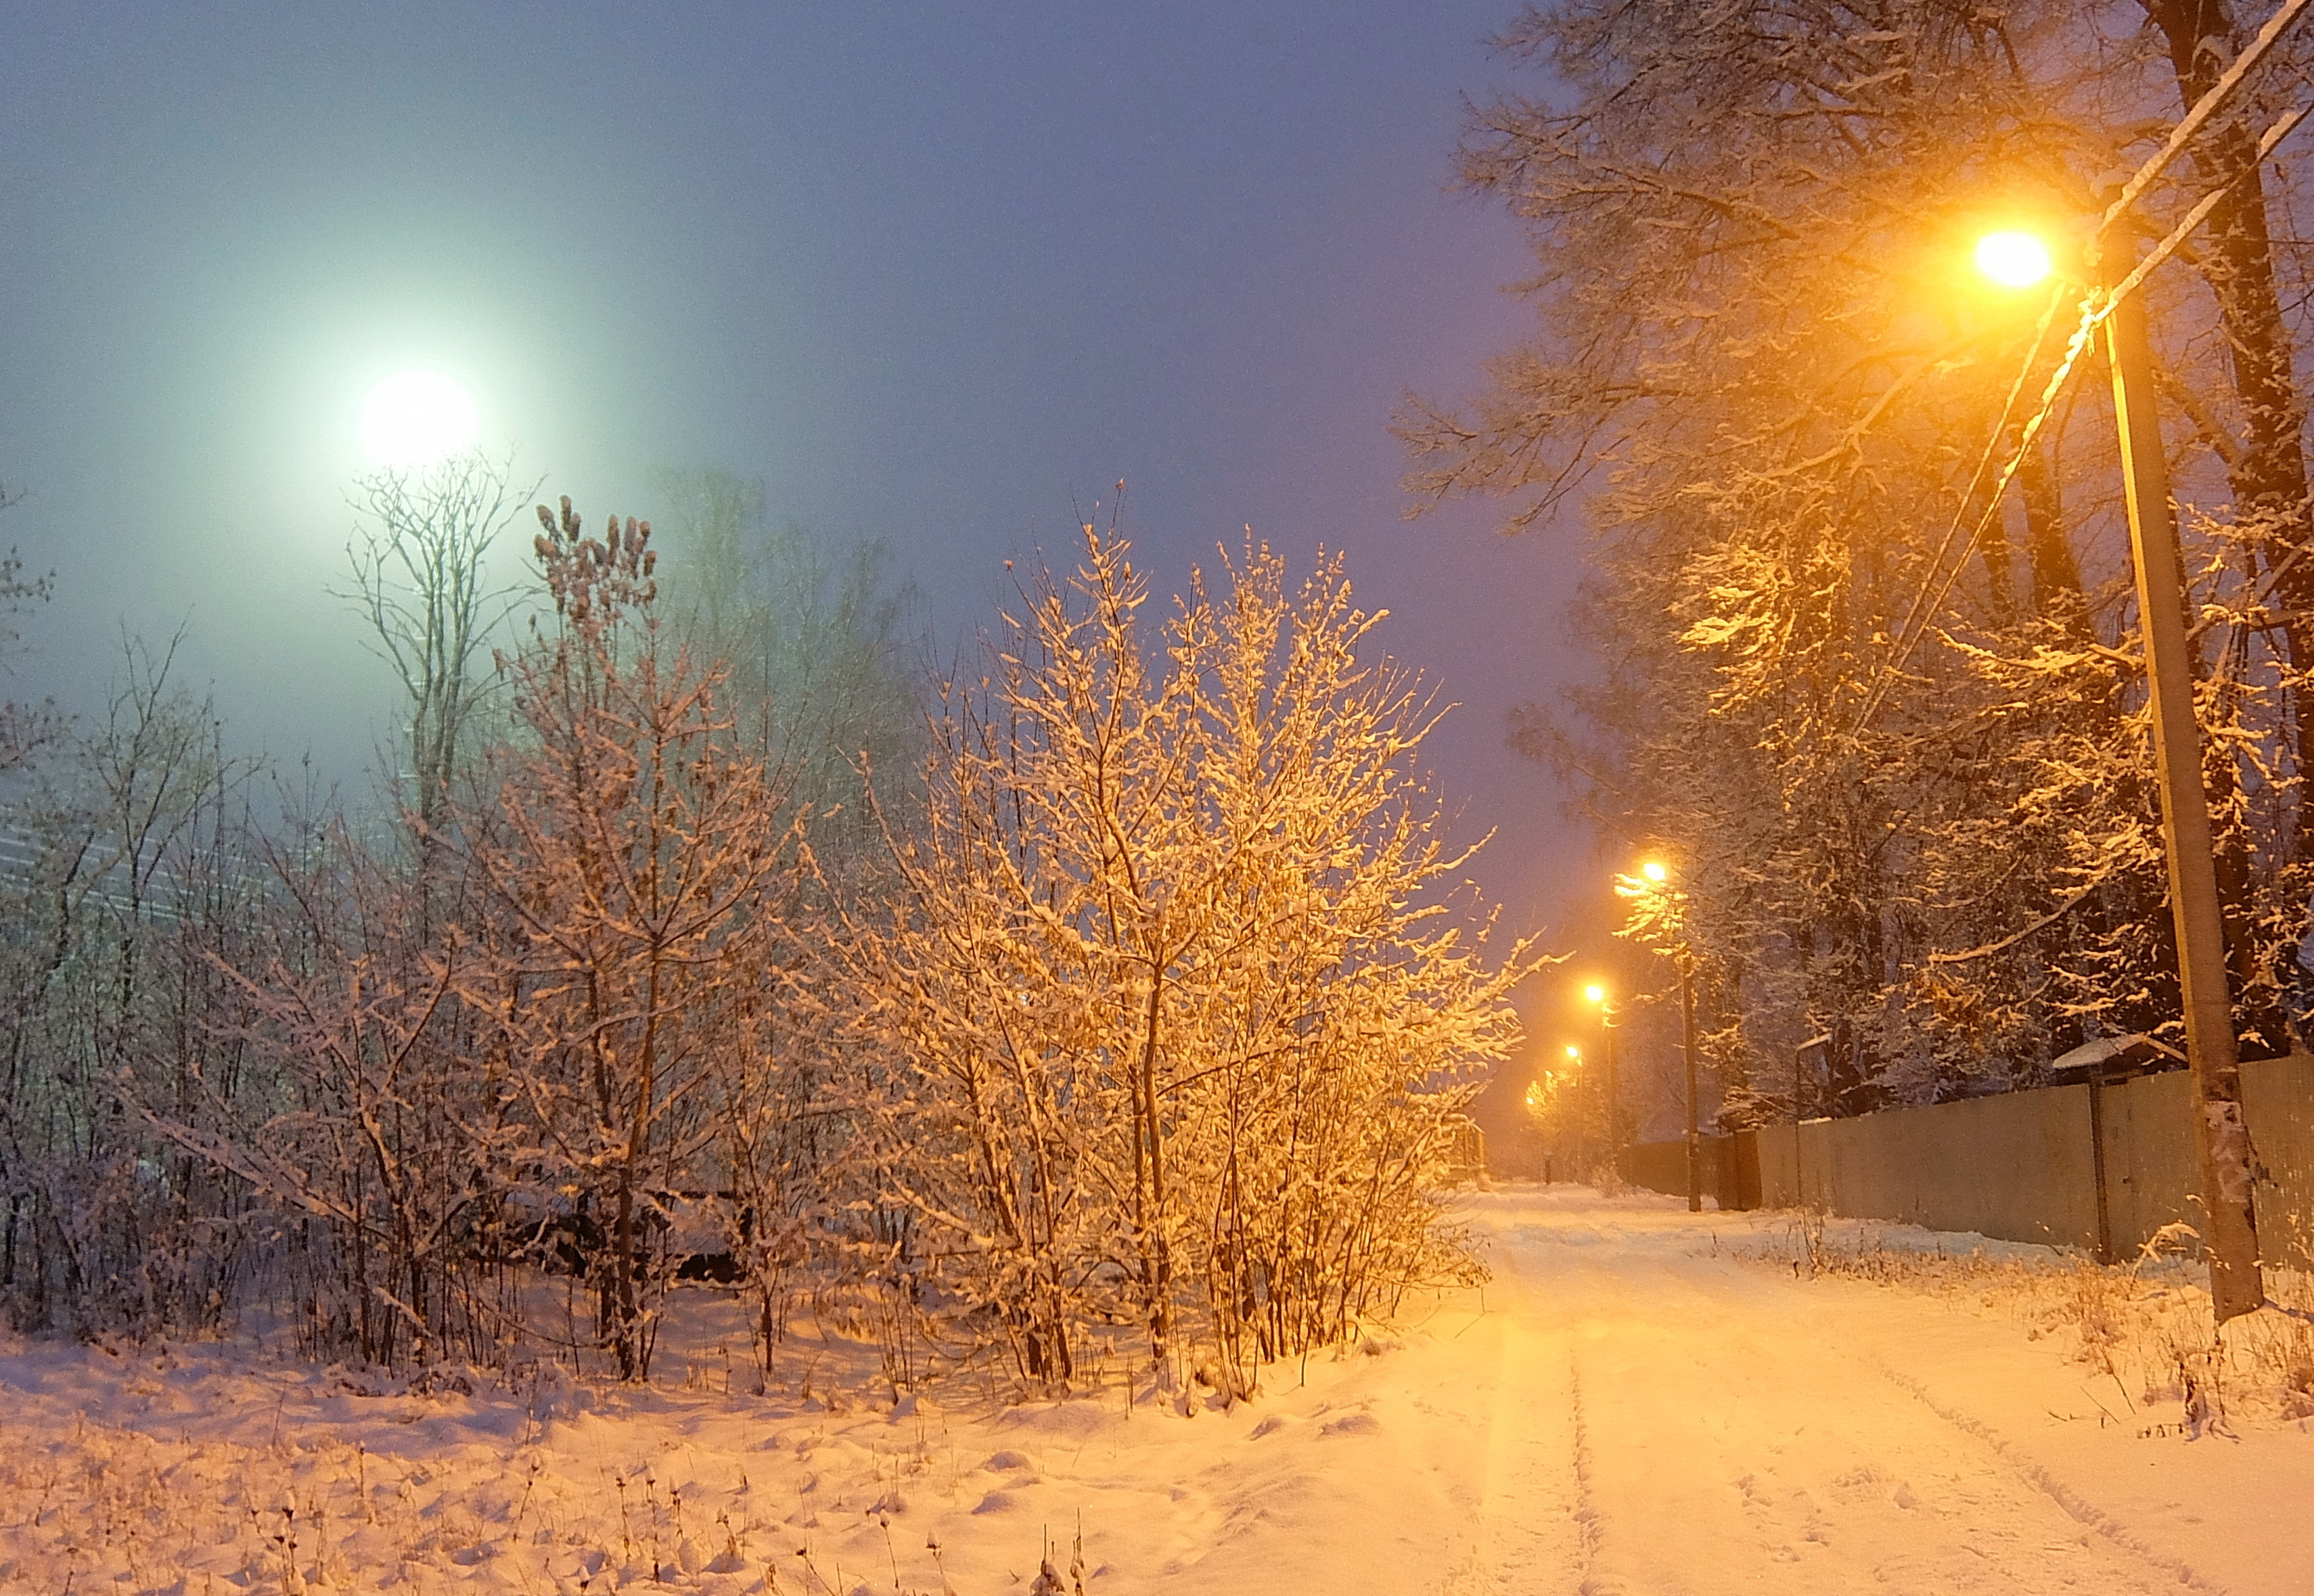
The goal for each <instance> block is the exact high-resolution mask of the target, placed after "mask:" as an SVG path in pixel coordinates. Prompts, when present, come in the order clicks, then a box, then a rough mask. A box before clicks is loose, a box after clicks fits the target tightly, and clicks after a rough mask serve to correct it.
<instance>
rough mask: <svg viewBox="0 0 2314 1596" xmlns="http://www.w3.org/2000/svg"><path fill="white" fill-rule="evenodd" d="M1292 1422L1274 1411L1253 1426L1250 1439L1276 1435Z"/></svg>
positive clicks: (1254, 1439) (1256, 1439)
mask: <svg viewBox="0 0 2314 1596" xmlns="http://www.w3.org/2000/svg"><path fill="white" fill-rule="evenodd" d="M1362 1416H1363V1415H1362ZM1292 1422H1293V1421H1291V1420H1290V1419H1288V1418H1287V1417H1286V1416H1285V1415H1284V1414H1282V1413H1273V1414H1271V1415H1269V1416H1268V1417H1267V1418H1266V1419H1264V1420H1262V1421H1261V1423H1259V1424H1256V1425H1255V1426H1254V1427H1253V1434H1252V1435H1251V1436H1250V1437H1249V1439H1250V1440H1253V1441H1259V1440H1260V1439H1261V1438H1262V1437H1263V1436H1265V1435H1275V1434H1276V1433H1277V1432H1279V1431H1280V1430H1283V1429H1284V1428H1285V1426H1286V1425H1287V1424H1290V1423H1292Z"/></svg>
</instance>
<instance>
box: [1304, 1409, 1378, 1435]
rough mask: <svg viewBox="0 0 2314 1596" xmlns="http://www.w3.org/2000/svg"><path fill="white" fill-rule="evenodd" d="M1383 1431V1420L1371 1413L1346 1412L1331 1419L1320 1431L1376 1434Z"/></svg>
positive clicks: (1333, 1433) (1324, 1433)
mask: <svg viewBox="0 0 2314 1596" xmlns="http://www.w3.org/2000/svg"><path fill="white" fill-rule="evenodd" d="M1381 1431H1382V1421H1381V1420H1380V1419H1378V1418H1376V1417H1374V1415H1372V1414H1370V1413H1352V1414H1345V1415H1343V1416H1342V1417H1340V1418H1338V1419H1333V1420H1329V1422H1328V1423H1327V1424H1326V1427H1325V1428H1324V1429H1323V1430H1321V1431H1320V1432H1319V1433H1320V1434H1321V1435H1374V1434H1379V1433H1381Z"/></svg>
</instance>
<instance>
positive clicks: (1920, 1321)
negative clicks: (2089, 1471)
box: [1466, 1209, 2314, 1596]
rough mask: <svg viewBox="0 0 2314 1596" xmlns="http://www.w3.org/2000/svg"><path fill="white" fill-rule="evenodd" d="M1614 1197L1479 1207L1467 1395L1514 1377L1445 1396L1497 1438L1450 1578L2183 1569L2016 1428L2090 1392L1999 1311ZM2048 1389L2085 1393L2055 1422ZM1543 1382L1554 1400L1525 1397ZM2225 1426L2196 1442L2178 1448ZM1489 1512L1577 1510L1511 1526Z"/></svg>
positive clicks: (2071, 1581)
mask: <svg viewBox="0 0 2314 1596" xmlns="http://www.w3.org/2000/svg"><path fill="white" fill-rule="evenodd" d="M1636 1217H1637V1216H1634V1215H1628V1214H1619V1215H1616V1216H1615V1218H1616V1219H1617V1220H1618V1221H1620V1222H1619V1223H1617V1224H1615V1225H1614V1227H1613V1230H1612V1232H1610V1233H1607V1234H1603V1233H1602V1232H1601V1231H1600V1230H1598V1229H1597V1228H1596V1227H1595V1226H1594V1225H1592V1224H1588V1223H1585V1215H1583V1214H1582V1212H1581V1211H1579V1210H1577V1211H1575V1212H1571V1213H1568V1214H1567V1215H1565V1216H1564V1220H1563V1222H1558V1223H1550V1222H1545V1223H1536V1222H1533V1221H1532V1217H1530V1216H1523V1215H1521V1214H1520V1213H1519V1212H1518V1211H1517V1210H1515V1209H1513V1210H1510V1211H1508V1212H1503V1213H1501V1214H1500V1215H1499V1217H1498V1218H1497V1225H1496V1230H1497V1237H1498V1238H1499V1241H1498V1246H1497V1251H1496V1255H1495V1257H1496V1264H1497V1282H1496V1284H1495V1285H1494V1287H1493V1288H1491V1289H1490V1291H1489V1293H1488V1295H1489V1306H1491V1307H1494V1308H1497V1309H1499V1310H1500V1318H1497V1319H1496V1320H1495V1321H1494V1323H1493V1324H1492V1326H1491V1327H1490V1328H1491V1331H1492V1335H1493V1339H1494V1341H1495V1343H1496V1345H1497V1346H1498V1347H1499V1356H1500V1358H1501V1360H1502V1362H1503V1363H1504V1365H1505V1366H1506V1373H1505V1375H1504V1376H1503V1377H1502V1379H1501V1380H1500V1381H1499V1382H1498V1384H1497V1391H1496V1392H1495V1393H1490V1395H1493V1396H1497V1399H1499V1395H1500V1394H1515V1395H1517V1396H1523V1397H1524V1398H1526V1401H1525V1403H1524V1404H1513V1405H1511V1406H1507V1407H1497V1408H1496V1409H1494V1410H1493V1411H1487V1410H1484V1409H1480V1410H1477V1411H1473V1412H1471V1414H1470V1415H1469V1420H1470V1422H1471V1424H1473V1425H1474V1426H1475V1425H1478V1424H1485V1425H1487V1426H1488V1428H1489V1430H1490V1431H1491V1432H1492V1433H1493V1434H1494V1435H1495V1436H1496V1437H1497V1439H1496V1440H1495V1441H1494V1442H1493V1444H1492V1445H1490V1447H1489V1449H1488V1465H1487V1468H1486V1474H1485V1478H1484V1483H1483V1485H1482V1486H1480V1487H1479V1491H1480V1500H1481V1501H1482V1502H1483V1503H1484V1507H1483V1509H1482V1510H1481V1512H1480V1514H1479V1518H1480V1521H1481V1522H1482V1523H1483V1524H1485V1525H1486V1526H1487V1528H1488V1531H1489V1532H1488V1533H1487V1534H1486V1535H1484V1536H1483V1537H1482V1540H1481V1548H1482V1549H1481V1555H1480V1556H1479V1560H1478V1564H1477V1566H1476V1567H1475V1569H1474V1571H1473V1577H1472V1578H1471V1580H1470V1581H1469V1582H1467V1586H1466V1588H1468V1589H1471V1590H1474V1591H1504V1592H1512V1591H1519V1592H1525V1591H1568V1592H1578V1591H1579V1592H1597V1593H1599V1596H1611V1593H1621V1592H1631V1593H1633V1596H1637V1593H1639V1592H1646V1593H1647V1596H1673V1593H1675V1592H1854V1591H1861V1590H1870V1589H1890V1590H1897V1591H1918V1592H2041V1591H2071V1590H2079V1591H2096V1592H2124V1591H2127V1592H2134V1591H2146V1592H2151V1591H2156V1590H2166V1589H2169V1588H2173V1587H2175V1586H2176V1585H2177V1583H2178V1582H2179V1580H2180V1578H2181V1577H2189V1576H2190V1575H2191V1574H2194V1573H2197V1572H2198V1569H2197V1568H2196V1567H2195V1564H2194V1563H2192V1562H2190V1561H2188V1560H2187V1559H2186V1558H2183V1557H2181V1556H2178V1555H2177V1552H2176V1550H2174V1549H2172V1548H2171V1547H2169V1546H2167V1545H2163V1544H2160V1542H2159V1540H2155V1539H2148V1538H2147V1537H2146V1536H2145V1535H2143V1534H2141V1533H2138V1532H2136V1530H2134V1529H2133V1527H2132V1526H2131V1524H2130V1523H2129V1521H2127V1520H2125V1519H2124V1518H2123V1517H2121V1516H2119V1515H2118V1514H2117V1513H2115V1512H2105V1511H2101V1510H2100V1509H2099V1508H2098V1504H2097V1500H2096V1498H2097V1493H2096V1492H2095V1491H2093V1490H2091V1489H2089V1488H2088V1487H2086V1486H2083V1487H2080V1488H2068V1486H2066V1485H2065V1484H2064V1483H2063V1482H2062V1478H2061V1477H2058V1476H2055V1475H2053V1474H2052V1472H2051V1471H2050V1469H2049V1468H2048V1466H2047V1465H2045V1464H2044V1463H2041V1462H2039V1461H2037V1460H2036V1459H2035V1458H2034V1457H2033V1456H2032V1451H2031V1448H2030V1447H2029V1446H2027V1445H2026V1444H2025V1443H2024V1441H2023V1439H2022V1438H2023V1437H2026V1436H2030V1435H2036V1434H2038V1433H2042V1432H2043V1431H2044V1430H2045V1429H2049V1428H2056V1427H2060V1426H2061V1424H2062V1426H2065V1427H2079V1426H2081V1425H2083V1424H2087V1425H2089V1426H2090V1427H2091V1428H2092V1429H2093V1428H2094V1424H2095V1420H2096V1416H2097V1408H2096V1407H2095V1406H2094V1405H2092V1404H2089V1403H2087V1402H2085V1401H2083V1400H2082V1393H2081V1391H2080V1389H2078V1388H2079V1387H2080V1383H2081V1382H2080V1380H2079V1379H2078V1376H2077V1374H2076V1373H2075V1371H2071V1370H2068V1369H2066V1368H2064V1367H2063V1366H2062V1364H2060V1363H2058V1362H2057V1361H2056V1360H2055V1359H2053V1358H2052V1357H2050V1356H2049V1355H2048V1354H2046V1353H2045V1352H2041V1351H2039V1350H2038V1349H2036V1348H2033V1347H2031V1346H2029V1345H2027V1344H2025V1343H2024V1342H2023V1341H2022V1340H2021V1337H2020V1336H2019V1335H2018V1331H2017V1330H2016V1328H2015V1327H2012V1326H2010V1325H2008V1324H2006V1323H2002V1322H1998V1321H1996V1322H1992V1323H1987V1322H1985V1321H1984V1320H1983V1319H1982V1318H1977V1317H1975V1316H1974V1315H1969V1316H1963V1315H1960V1314H1957V1313H1955V1312H1952V1311H1950V1310H1949V1309H1939V1307H1937V1306H1930V1305H1924V1304H1923V1302H1922V1301H1921V1299H1920V1298H1919V1297H1918V1296H1917V1295H1913V1294H1910V1293H1905V1294H1901V1295H1900V1294H1897V1293H1894V1292H1888V1291H1886V1290H1882V1289H1878V1288H1875V1287H1871V1286H1865V1285H1858V1284H1855V1283H1848V1282H1837V1281H1816V1282H1809V1283H1802V1282H1799V1281H1797V1280H1793V1279H1787V1278H1779V1277H1778V1276H1777V1275H1776V1274H1774V1273H1772V1272H1771V1271H1769V1270H1765V1269H1762V1267H1761V1266H1760V1265H1757V1264H1756V1263H1737V1262H1735V1261H1733V1260H1731V1259H1728V1258H1727V1257H1725V1256H1722V1257H1718V1258H1714V1257H1712V1256H1711V1254H1710V1252H1709V1248H1708V1245H1707V1247H1706V1248H1705V1249H1704V1250H1702V1252H1701V1254H1700V1256H1699V1254H1698V1250H1697V1248H1695V1246H1694V1243H1695V1242H1696V1241H1697V1240H1698V1239H1700V1237H1699V1232H1707V1233H1708V1231H1709V1230H1713V1229H1717V1228H1718V1225H1717V1224H1707V1225H1691V1224H1690V1223H1688V1222H1687V1221H1686V1218H1685V1216H1684V1215H1683V1214H1682V1215H1679V1216H1677V1217H1676V1218H1674V1217H1672V1216H1670V1215H1665V1216H1663V1218H1662V1220H1661V1221H1659V1224H1658V1226H1657V1227H1656V1228H1655V1229H1654V1232H1653V1234H1652V1235H1650V1234H1649V1231H1648V1230H1647V1228H1644V1227H1642V1226H1638V1225H1634V1224H1633V1223H1632V1220H1633V1219H1634V1218H1636ZM1473 1333H1474V1334H1475V1333H1477V1329H1476V1327H1474V1331H1473ZM2036 1364H2038V1365H2043V1367H2042V1368H2039V1369H2037V1370H2036V1368H2035V1367H2034V1366H2035V1365H2036ZM2035 1373H2040V1374H2043V1375H2045V1376H2046V1377H2047V1378H2046V1379H2045V1381H2043V1382H2040V1383H2043V1384H2045V1387H2046V1389H2044V1390H2042V1391H2039V1392H2037V1393H2036V1398H2038V1399H2037V1400H2036V1402H2035V1403H2034V1404H2033V1405H2032V1406H2024V1407H2021V1408H2012V1409H2006V1410H2004V1409H2003V1406H2002V1405H2001V1403H2000V1399H1999V1396H1998V1393H2000V1391H2002V1390H2003V1389H2008V1390H2009V1391H2011V1392H2014V1391H2015V1389H2016V1388H2017V1386H2018V1377H2019V1376H2022V1377H2024V1380H2025V1381H2026V1383H2034V1382H2033V1381H2032V1380H2031V1377H2032V1375H2034V1374H2035ZM2003 1375H2006V1376H2007V1378H2006V1379H2003V1378H2002V1376H2003ZM1940 1385H1941V1386H1943V1387H1944V1388H1946V1389H1939V1386H1940ZM2118 1400H2119V1398H2118V1397H2117V1395H2116V1394H2115V1393H2107V1395H2106V1403H2107V1404H2108V1405H2109V1406H2117V1405H2118ZM2051 1402H2059V1403H2065V1404H2067V1405H2068V1406H2071V1407H2072V1408H2074V1409H2076V1410H2085V1411H2086V1415H2087V1416H2086V1418H2084V1417H2082V1416H2080V1415H2079V1414H2078V1413H2077V1414H2076V1415H2073V1416H2070V1417H2068V1418H2066V1419H2065V1420H2062V1421H2060V1420H2058V1419H2057V1418H2055V1417H2053V1416H2052V1414H2051V1412H2050V1410H2049V1407H2048V1406H2047V1405H2048V1404H2049V1403H2051ZM1546 1405H1548V1407H1549V1408H1550V1409H1555V1410H1556V1411H1551V1412H1550V1416H1549V1418H1548V1420H1547V1421H1546V1422H1544V1423H1541V1424H1536V1423H1532V1422H1531V1421H1530V1419H1529V1416H1528V1415H1529V1412H1532V1411H1534V1410H1537V1409H1545V1407H1546ZM1523 1406H1524V1408H1525V1409H1526V1410H1527V1411H1521V1410H1520V1409H1521V1407H1523ZM1973 1409H1979V1410H1988V1411H1990V1412H1991V1413H1992V1415H1994V1416H1993V1417H1992V1418H1980V1417H1978V1416H1976V1413H1975V1412H1974V1411H1972V1410H1973ZM1562 1415H1563V1416H1562ZM2011 1433H2014V1435H2015V1437H2016V1438H2012V1434H2011ZM2107 1433H2108V1434H2109V1435H2110V1436H2112V1438H2113V1439H2114V1440H2115V1442H2120V1441H2121V1439H2122V1437H2121V1435H2120V1433H2119V1432H2118V1431H2117V1430H2116V1429H2115V1427H2114V1426H2111V1425H2108V1426H2107ZM1505 1435H1508V1436H1511V1437H1515V1438H1516V1439H1515V1440H1510V1441H1506V1440H1503V1439H1499V1438H1500V1437H1502V1436H1505ZM2147 1444H2149V1443H2147V1442H2140V1441H2137V1440H2136V1439H2135V1438H2134V1435H2133V1434H2132V1435H2131V1436H2130V1437H2129V1439H2128V1441H2127V1442H2126V1445H2127V1447H2129V1448H2142V1447H2144V1446H2146V1445H2147ZM2185 1444H2186V1443H2184V1442H2179V1441H2175V1440H2172V1441H2169V1442H2166V1443H2164V1445H2163V1451H2165V1452H2168V1453H2172V1454H2174V1453H2175V1452H2176V1451H2177V1449H2179V1448H2181V1447H2183V1446H2184V1445H2185ZM2227 1444H2229V1443H2226V1442H2207V1443H2203V1445H2202V1446H2201V1447H2200V1449H2199V1454H2198V1455H2197V1456H2196V1457H2195V1459H2194V1461H2196V1462H2198V1461H2200V1460H2201V1458H2202V1456H2203V1455H2207V1454H2210V1453H2214V1452H2215V1451H2218V1450H2219V1449H2220V1448H2221V1447H2223V1446H2225V1445H2227ZM2108 1450H2119V1449H2118V1448H2115V1449H2108ZM2294 1450H2295V1451H2298V1452H2299V1453H2301V1460H2300V1466H2301V1470H2304V1469H2305V1468H2306V1465H2307V1464H2308V1463H2310V1462H2314V1448H2307V1447H2303V1446H2301V1447H2299V1448H2296V1449H2294ZM1506 1464H1507V1466H1508V1468H1509V1469H1510V1472H1509V1473H1508V1474H1507V1475H1505V1474H1503V1473H1501V1472H1500V1470H1501V1469H1502V1468H1503V1467H1504V1466H1505V1465H1506ZM2305 1477H2314V1476H2310V1475H2307V1474H2304V1473H2301V1478H2305ZM1570 1505H1571V1507H1572V1510H1573V1511H1572V1512H1571V1514H1570V1513H1569V1512H1568V1509H1569V1507H1570ZM2275 1505H2279V1503H2276V1504H2275ZM1504 1521H1517V1522H1521V1523H1527V1522H1535V1523H1541V1524H1550V1523H1552V1522H1559V1521H1571V1522H1572V1524H1573V1525H1575V1526H1577V1529H1578V1530H1579V1533H1577V1534H1572V1535H1569V1534H1559V1535H1555V1536H1554V1535H1550V1534H1549V1533H1536V1534H1533V1535H1530V1536H1523V1537H1515V1536H1511V1535H1508V1534H1507V1533H1506V1531H1505V1530H1504V1528H1503V1525H1504ZM2165 1539H2166V1538H2165ZM2187 1539H2192V1540H2196V1541H2200V1540H2204V1539H2207V1540H2208V1544H2205V1545H2199V1546H2196V1547H2195V1548H2194V1549H2195V1552H2196V1554H2197V1555H2199V1556H2201V1557H2202V1560H2203V1562H2204V1563H2209V1564H2215V1563H2218V1562H2223V1561H2230V1559H2229V1558H2226V1557H2224V1556H2223V1555H2222V1551H2223V1548H2221V1546H2220V1545H2219V1544H2218V1543H2217V1541H2216V1539H2214V1538H2204V1537H2202V1536H2199V1535H2189V1536H2188V1537H2187ZM2302 1550H2303V1555H2304V1556H2305V1559H2306V1560H2305V1561H2302V1562H2301V1563H2299V1564H2298V1565H2297V1566H2298V1567H2299V1568H2300V1569H2301V1571H2303V1573H2302V1574H2301V1576H2300V1577H2299V1578H2297V1579H2292V1580H2289V1581H2283V1580H2279V1579H2277V1580H2274V1581H2273V1582H2270V1583H2256V1582H2257V1578H2258V1574H2257V1571H2256V1570H2254V1569H2241V1570H2238V1571H2237V1573H2238V1574H2239V1575H2243V1576H2248V1577H2247V1578H2246V1579H2245V1583H2241V1585H2240V1586H2239V1588H2240V1589H2243V1590H2251V1589H2271V1590H2277V1591H2279V1590H2283V1589H2300V1588H2303V1586H2304V1583H2306V1582H2307V1581H2309V1580H2314V1541H2307V1542H2305V1543H2304V1544H2303V1547H2302ZM2226 1583H2230V1582H2226Z"/></svg>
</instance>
